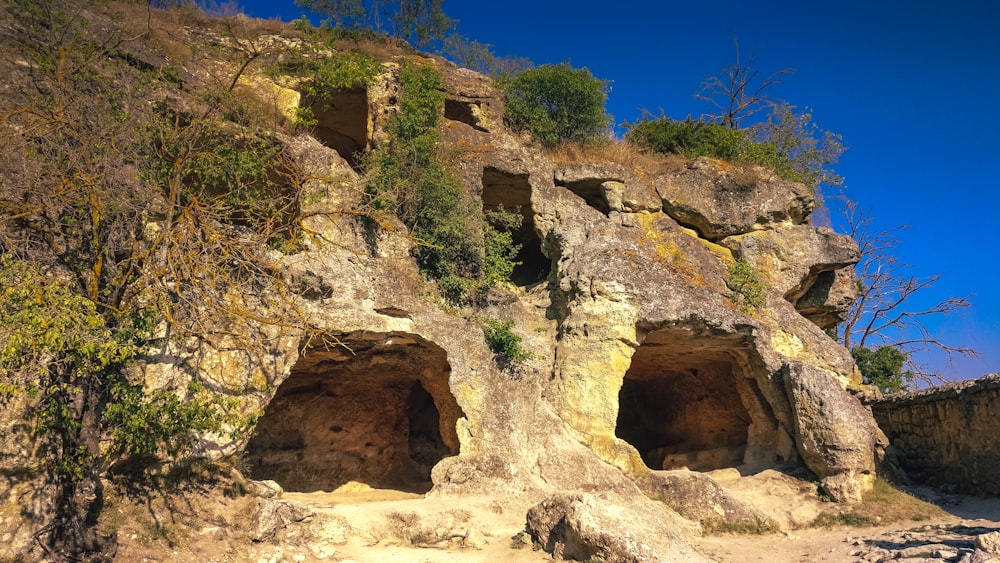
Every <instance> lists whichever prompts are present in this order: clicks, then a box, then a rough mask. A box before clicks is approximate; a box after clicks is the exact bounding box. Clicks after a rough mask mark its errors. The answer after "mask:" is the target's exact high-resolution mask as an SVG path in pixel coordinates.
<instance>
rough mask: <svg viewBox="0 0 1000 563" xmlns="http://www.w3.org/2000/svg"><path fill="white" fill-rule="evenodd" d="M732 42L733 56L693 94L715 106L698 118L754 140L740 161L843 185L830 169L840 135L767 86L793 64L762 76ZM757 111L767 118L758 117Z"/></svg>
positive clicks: (815, 182) (811, 181)
mask: <svg viewBox="0 0 1000 563" xmlns="http://www.w3.org/2000/svg"><path fill="white" fill-rule="evenodd" d="M733 45H734V47H735V50H736V60H735V61H734V62H733V63H732V64H730V65H729V66H728V67H726V68H724V69H723V70H722V71H721V72H720V73H719V74H717V75H714V76H710V77H709V78H708V79H706V80H705V82H704V83H703V84H702V86H701V89H700V90H699V91H698V93H697V94H695V97H696V98H698V99H700V100H703V101H706V102H708V103H709V104H711V105H712V106H714V108H715V110H714V111H713V112H711V113H707V114H705V115H703V116H702V119H701V121H708V122H713V123H718V124H720V125H721V126H723V127H726V128H729V129H736V130H740V131H742V132H743V133H744V135H745V137H746V138H747V139H748V140H750V141H752V142H753V143H752V144H750V145H746V149H744V151H743V152H744V154H746V153H748V152H752V153H755V154H754V156H753V158H747V157H746V156H744V157H743V159H744V161H747V162H750V163H751V164H758V165H761V166H765V167H767V168H770V169H772V170H774V171H775V172H777V173H778V174H779V175H780V176H781V177H782V178H785V179H787V180H793V181H797V182H803V183H805V184H806V185H808V186H810V187H812V188H814V189H817V190H818V189H819V188H820V186H827V187H840V186H842V185H843V183H844V180H843V178H841V177H840V176H839V175H838V174H837V173H836V172H834V170H833V165H835V164H836V163H837V161H838V160H839V159H840V156H841V155H842V154H843V153H844V151H845V150H846V148H845V147H844V144H843V139H842V138H841V137H840V135H837V134H835V133H833V132H830V131H825V130H822V129H820V128H819V126H818V125H816V124H815V123H813V121H812V113H811V112H810V111H809V110H808V109H807V110H805V111H798V110H797V108H796V107H795V106H793V105H791V104H789V103H788V102H786V101H784V100H781V99H777V98H773V97H772V96H771V90H772V89H773V88H774V87H775V86H777V85H779V84H780V83H781V82H780V80H779V78H780V77H782V76H784V75H788V74H792V73H793V72H794V70H793V69H790V68H783V69H781V70H778V71H776V72H774V73H772V74H770V75H768V76H766V77H761V75H760V71H759V69H757V68H756V67H755V65H754V62H755V60H754V57H753V56H751V57H749V58H748V59H747V60H743V59H741V55H740V46H739V43H738V42H737V41H736V40H735V39H734V40H733ZM760 115H766V118H765V119H760ZM721 158H726V157H724V156H722V157H721Z"/></svg>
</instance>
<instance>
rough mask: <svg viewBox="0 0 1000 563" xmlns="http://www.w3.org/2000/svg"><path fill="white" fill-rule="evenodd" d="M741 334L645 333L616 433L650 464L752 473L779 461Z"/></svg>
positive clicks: (773, 426) (772, 425) (771, 422)
mask: <svg viewBox="0 0 1000 563" xmlns="http://www.w3.org/2000/svg"><path fill="white" fill-rule="evenodd" d="M751 369H753V368H752V365H751V361H750V358H749V353H748V352H747V346H746V343H745V342H744V341H743V337H741V336H740V335H725V334H724V335H719V334H696V333H695V331H692V330H689V329H687V328H668V329H661V330H657V331H655V332H652V333H650V334H648V335H647V336H646V338H645V339H644V340H643V342H642V344H641V345H640V346H639V348H638V349H637V350H636V352H635V354H634V355H633V356H632V363H631V366H630V367H629V369H628V371H626V373H625V377H624V380H623V382H622V388H621V391H620V393H619V411H618V422H617V426H616V428H615V434H616V435H617V436H618V437H619V438H621V439H623V440H625V441H626V442H628V443H630V444H632V446H634V447H635V448H636V449H637V450H638V451H639V454H640V455H641V456H642V459H643V461H644V462H645V463H646V465H647V466H648V467H649V468H650V469H679V468H682V467H686V468H688V469H691V470H693V471H711V470H714V469H722V468H727V467H736V468H739V469H740V470H741V471H743V472H755V471H759V470H762V469H765V468H767V467H773V466H774V465H776V464H778V463H781V462H782V461H784V458H783V456H782V455H780V454H779V452H778V450H777V442H778V438H777V437H778V434H779V427H778V424H777V421H776V420H775V417H774V414H773V412H772V411H771V409H770V407H769V405H768V404H767V402H766V401H765V400H764V398H763V396H762V395H761V393H760V391H759V389H758V387H757V383H756V381H755V380H754V379H753V377H752V374H751V373H750V370H751Z"/></svg>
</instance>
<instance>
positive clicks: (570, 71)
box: [504, 64, 609, 147]
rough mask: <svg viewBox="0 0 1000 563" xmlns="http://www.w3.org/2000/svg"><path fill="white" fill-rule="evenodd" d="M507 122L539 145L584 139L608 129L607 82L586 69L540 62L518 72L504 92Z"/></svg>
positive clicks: (548, 145) (599, 134)
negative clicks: (529, 134)
mask: <svg viewBox="0 0 1000 563" xmlns="http://www.w3.org/2000/svg"><path fill="white" fill-rule="evenodd" d="M504 96H505V98H506V101H507V110H506V113H505V115H504V119H505V120H506V122H507V125H508V126H510V127H511V128H513V129H515V130H518V131H527V132H529V133H531V136H532V137H534V138H535V140H537V141H538V142H540V143H541V144H542V145H544V146H547V147H553V146H555V145H557V144H559V143H560V142H563V141H579V142H587V141H591V140H594V139H596V138H598V137H600V136H601V135H602V134H604V133H605V132H606V131H607V128H608V124H609V118H608V115H607V113H606V112H605V109H604V104H605V102H606V101H607V97H608V96H607V83H605V82H604V81H602V80H600V79H598V78H595V77H594V75H592V74H591V73H590V71H589V70H587V69H586V68H579V69H577V68H573V67H571V66H569V65H568V64H558V65H542V66H539V67H536V68H531V69H528V70H525V71H523V72H521V73H520V74H518V75H517V76H516V77H515V78H514V80H512V81H511V83H510V85H509V86H508V87H507V89H506V91H505V92H504Z"/></svg>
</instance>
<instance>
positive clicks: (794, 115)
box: [748, 101, 847, 188]
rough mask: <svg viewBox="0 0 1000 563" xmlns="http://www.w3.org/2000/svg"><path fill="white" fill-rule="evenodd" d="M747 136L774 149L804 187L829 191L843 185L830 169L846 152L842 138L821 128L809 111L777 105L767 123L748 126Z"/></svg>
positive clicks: (779, 103)
mask: <svg viewBox="0 0 1000 563" xmlns="http://www.w3.org/2000/svg"><path fill="white" fill-rule="evenodd" d="M748 133H749V136H750V137H751V138H752V139H754V140H755V141H756V142H758V143H764V144H767V145H770V146H773V147H774V148H775V150H776V151H777V153H778V154H780V155H782V156H783V157H784V158H785V160H786V161H787V165H788V167H790V168H791V169H792V170H794V172H795V174H796V175H797V176H798V177H799V181H801V182H803V183H804V184H806V185H809V186H812V187H819V186H826V187H832V188H836V187H840V186H843V185H844V179H843V178H842V177H841V176H840V175H839V174H837V173H836V172H835V171H834V170H833V165H835V164H836V163H837V161H838V160H840V156H841V155H842V154H844V151H846V150H847V148H846V147H845V146H844V143H843V139H842V138H841V136H840V135H838V134H836V133H834V132H832V131H825V130H822V129H820V128H819V126H818V125H816V124H815V123H813V121H812V113H811V112H810V111H809V110H808V109H806V110H804V111H801V112H800V111H797V108H796V107H795V106H793V105H791V104H789V103H788V102H784V101H779V102H776V103H775V104H774V105H773V106H772V107H771V111H770V113H769V114H768V116H767V120H766V121H764V122H762V123H757V124H755V125H753V126H751V127H750V128H749V130H748ZM779 173H780V171H779Z"/></svg>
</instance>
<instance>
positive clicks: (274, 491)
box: [247, 479, 285, 498]
mask: <svg viewBox="0 0 1000 563" xmlns="http://www.w3.org/2000/svg"><path fill="white" fill-rule="evenodd" d="M247 492H249V493H250V494H251V495H253V496H255V497H261V498H278V497H280V496H281V493H283V492H285V491H284V489H282V488H281V485H279V484H278V483H277V482H275V481H272V480H270V479H268V480H266V481H247Z"/></svg>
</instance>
